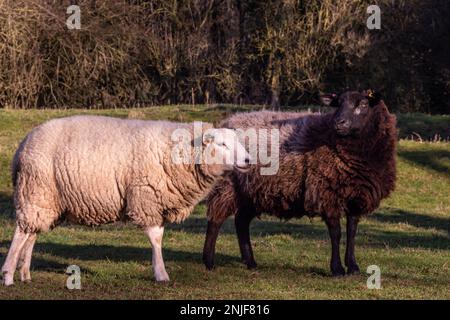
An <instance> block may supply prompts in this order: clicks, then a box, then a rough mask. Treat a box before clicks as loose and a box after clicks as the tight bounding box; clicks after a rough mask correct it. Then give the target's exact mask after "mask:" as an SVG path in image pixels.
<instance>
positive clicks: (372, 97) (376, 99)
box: [366, 90, 381, 107]
mask: <svg viewBox="0 0 450 320" xmlns="http://www.w3.org/2000/svg"><path fill="white" fill-rule="evenodd" d="M366 94H367V99H369V106H370V107H375V106H376V105H377V104H379V103H380V101H381V94H380V93H379V92H376V91H374V90H367V91H366Z"/></svg>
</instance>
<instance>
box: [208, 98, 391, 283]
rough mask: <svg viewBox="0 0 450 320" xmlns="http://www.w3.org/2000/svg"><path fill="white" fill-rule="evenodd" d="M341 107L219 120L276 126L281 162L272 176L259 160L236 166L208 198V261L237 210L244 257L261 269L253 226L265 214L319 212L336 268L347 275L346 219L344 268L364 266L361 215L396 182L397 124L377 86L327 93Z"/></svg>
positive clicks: (210, 263) (286, 215)
mask: <svg viewBox="0 0 450 320" xmlns="http://www.w3.org/2000/svg"><path fill="white" fill-rule="evenodd" d="M322 102H323V103H324V104H326V105H329V106H333V107H336V108H337V110H336V111H335V112H332V113H328V114H320V113H276V112H267V111H262V112H252V113H241V114H237V115H234V116H232V117H230V118H228V119H226V120H225V121H223V122H222V123H221V125H222V126H223V127H226V128H235V129H238V128H241V129H247V128H252V127H253V128H279V130H280V160H279V170H278V172H277V174H275V175H266V176H264V175H261V174H260V173H259V165H253V166H252V168H251V169H250V171H248V172H246V173H242V172H238V171H236V170H235V171H233V172H231V173H230V174H229V175H227V176H226V177H225V178H224V179H223V180H222V181H220V182H219V183H218V184H217V185H216V187H215V188H214V189H213V191H212V192H211V193H210V195H209V196H208V211H207V215H208V230H207V234H206V241H205V246H204V251H203V261H204V263H205V265H206V267H207V268H208V269H212V268H213V267H214V254H215V244H216V239H217V235H218V233H219V229H220V226H221V225H222V223H223V222H224V221H225V219H226V218H227V217H229V216H230V215H233V214H234V215H235V226H236V231H237V235H238V240H239V246H240V250H241V255H242V260H243V262H244V263H245V264H247V266H248V268H254V267H256V262H255V260H254V257H253V252H252V247H251V243H250V235H249V224H250V222H251V220H252V219H253V218H254V217H255V216H259V215H261V214H262V213H266V214H270V215H274V216H277V217H279V218H283V219H289V218H292V217H301V216H304V215H307V216H321V217H322V219H323V220H324V221H325V223H326V225H327V227H328V230H329V234H330V238H331V247H332V255H331V263H330V267H331V271H332V274H333V275H334V276H339V275H344V274H345V270H344V268H343V267H342V264H341V259H340V254H339V243H340V238H341V227H340V218H341V217H343V216H344V215H345V216H346V218H347V247H346V252H345V265H346V266H347V267H348V270H347V273H348V274H353V273H357V272H359V267H358V264H357V263H356V259H355V254H354V246H355V234H356V228H357V224H358V221H359V219H360V217H361V216H363V215H366V214H369V213H371V212H373V211H374V210H375V209H376V208H377V207H378V206H379V204H380V201H381V200H382V199H383V198H386V197H387V196H388V195H389V194H390V193H391V192H392V191H393V190H394V186H395V177H396V160H395V155H396V142H397V130H396V119H395V116H393V115H391V114H390V113H389V111H388V109H387V107H386V105H385V104H384V102H383V101H382V100H381V99H380V97H379V95H378V94H376V93H374V92H372V91H368V92H362V93H360V92H346V93H344V94H341V95H340V96H338V95H326V96H322Z"/></svg>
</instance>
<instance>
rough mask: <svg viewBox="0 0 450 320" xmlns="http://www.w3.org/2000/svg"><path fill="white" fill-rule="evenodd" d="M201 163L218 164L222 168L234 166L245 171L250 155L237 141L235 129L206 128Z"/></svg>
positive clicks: (229, 168)
mask: <svg viewBox="0 0 450 320" xmlns="http://www.w3.org/2000/svg"><path fill="white" fill-rule="evenodd" d="M202 143H203V147H204V149H203V150H204V151H203V163H204V164H206V165H212V166H215V165H216V166H218V167H220V168H221V169H222V170H224V171H227V170H232V169H233V168H234V167H235V168H237V169H238V170H240V171H246V170H247V169H248V167H249V164H250V155H249V154H248V152H247V151H246V150H245V148H244V146H243V145H242V144H241V143H240V142H239V140H238V136H237V135H236V132H235V130H232V129H226V128H220V129H214V128H211V129H208V130H206V131H205V132H204V133H203V137H202Z"/></svg>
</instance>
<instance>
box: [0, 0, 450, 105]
mask: <svg viewBox="0 0 450 320" xmlns="http://www.w3.org/2000/svg"><path fill="white" fill-rule="evenodd" d="M371 2H372V1H366V0H341V1H338V0H323V1H302V0H268V1H261V0H246V1H243V0H182V1H165V0H151V1H137V0H134V1H132V0H128V1H124V0H118V1H106V0H103V1H100V0H97V1H95V0H80V1H61V0H59V1H57V0H53V1H51V0H33V1H30V0H15V1H13V0H0V107H8V108H32V107H116V106H131V105H133V106H136V105H151V104H171V103H211V102H231V103H260V104H261V103H263V104H272V105H273V106H274V107H277V106H279V105H287V104H291V105H292V104H298V103H310V102H315V101H316V100H315V99H316V97H317V93H318V91H326V90H343V89H346V88H350V87H351V88H353V87H361V88H365V87H368V86H370V87H375V88H378V89H381V90H382V91H384V93H385V95H386V97H387V100H388V103H389V105H392V106H393V107H394V108H396V109H397V110H400V111H424V112H430V113H433V112H435V113H444V112H449V113H450V105H449V101H450V99H449V93H450V80H449V79H450V61H449V60H450V59H449V58H448V54H447V53H448V52H449V49H450V48H449V46H450V19H448V17H449V16H450V3H449V2H448V1H447V0H398V1H389V0H384V1H381V0H380V1H378V4H379V5H380V7H381V8H382V30H375V31H370V30H368V29H367V28H366V26H365V22H366V19H367V16H368V15H367V13H366V8H367V6H368V4H369V3H371ZM73 3H77V4H78V5H79V6H80V8H81V23H82V29H81V30H68V29H67V27H66V25H65V21H66V19H67V14H66V8H67V6H68V5H69V4H73Z"/></svg>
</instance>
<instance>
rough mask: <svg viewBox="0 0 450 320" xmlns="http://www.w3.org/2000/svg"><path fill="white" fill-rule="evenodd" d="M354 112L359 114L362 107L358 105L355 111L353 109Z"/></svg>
mask: <svg viewBox="0 0 450 320" xmlns="http://www.w3.org/2000/svg"><path fill="white" fill-rule="evenodd" d="M353 113H354V114H356V115H358V114H360V113H361V108H360V107H356V108H355V111H353Z"/></svg>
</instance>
